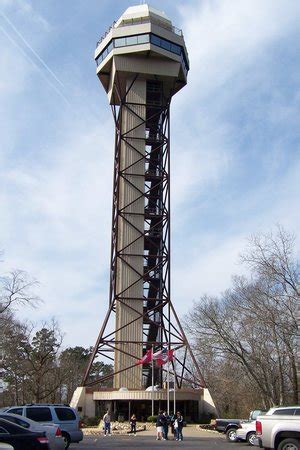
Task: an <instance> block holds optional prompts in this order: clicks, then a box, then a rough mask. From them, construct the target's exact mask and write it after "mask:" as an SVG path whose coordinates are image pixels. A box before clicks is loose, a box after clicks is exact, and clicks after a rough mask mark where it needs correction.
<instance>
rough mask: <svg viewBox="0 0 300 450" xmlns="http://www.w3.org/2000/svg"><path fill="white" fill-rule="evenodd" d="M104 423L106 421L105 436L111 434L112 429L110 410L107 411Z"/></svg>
mask: <svg viewBox="0 0 300 450" xmlns="http://www.w3.org/2000/svg"><path fill="white" fill-rule="evenodd" d="M103 423H104V436H107V435H109V436H111V431H110V412H109V411H106V414H104V416H103Z"/></svg>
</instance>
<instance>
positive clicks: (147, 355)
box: [135, 349, 152, 365]
mask: <svg viewBox="0 0 300 450" xmlns="http://www.w3.org/2000/svg"><path fill="white" fill-rule="evenodd" d="M151 361H152V350H151V349H150V350H147V351H146V353H145V355H144V356H143V357H142V359H139V360H138V361H137V362H136V363H135V364H136V365H139V364H149V363H151Z"/></svg>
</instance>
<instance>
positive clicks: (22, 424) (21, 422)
mask: <svg viewBox="0 0 300 450" xmlns="http://www.w3.org/2000/svg"><path fill="white" fill-rule="evenodd" d="M0 417H1V418H2V419H5V420H8V421H9V422H12V423H16V424H17V425H20V427H23V428H29V424H28V423H27V422H24V420H22V419H19V418H18V417H12V416H0Z"/></svg>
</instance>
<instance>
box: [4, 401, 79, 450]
mask: <svg viewBox="0 0 300 450" xmlns="http://www.w3.org/2000/svg"><path fill="white" fill-rule="evenodd" d="M4 410H5V412H6V413H11V414H18V415H19V416H25V417H27V418H28V419H31V420H34V421H35V422H42V423H44V424H47V423H54V424H56V425H59V427H60V429H61V432H62V436H63V438H64V441H65V448H66V449H67V448H68V447H69V445H70V444H71V442H80V441H82V439H83V433H82V430H81V421H80V418H79V415H78V413H77V411H76V410H75V409H74V408H71V407H70V406H68V405H58V404H57V405H56V404H55V405H52V404H48V403H45V404H40V403H38V404H37V403H32V404H30V405H24V406H12V407H10V408H4Z"/></svg>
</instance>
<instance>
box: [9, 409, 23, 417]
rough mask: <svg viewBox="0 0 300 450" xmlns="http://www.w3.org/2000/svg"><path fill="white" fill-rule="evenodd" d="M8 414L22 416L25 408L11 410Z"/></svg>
mask: <svg viewBox="0 0 300 450" xmlns="http://www.w3.org/2000/svg"><path fill="white" fill-rule="evenodd" d="M7 412H9V413H11V414H18V416H22V415H23V408H12V409H9V410H8V411H7Z"/></svg>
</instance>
